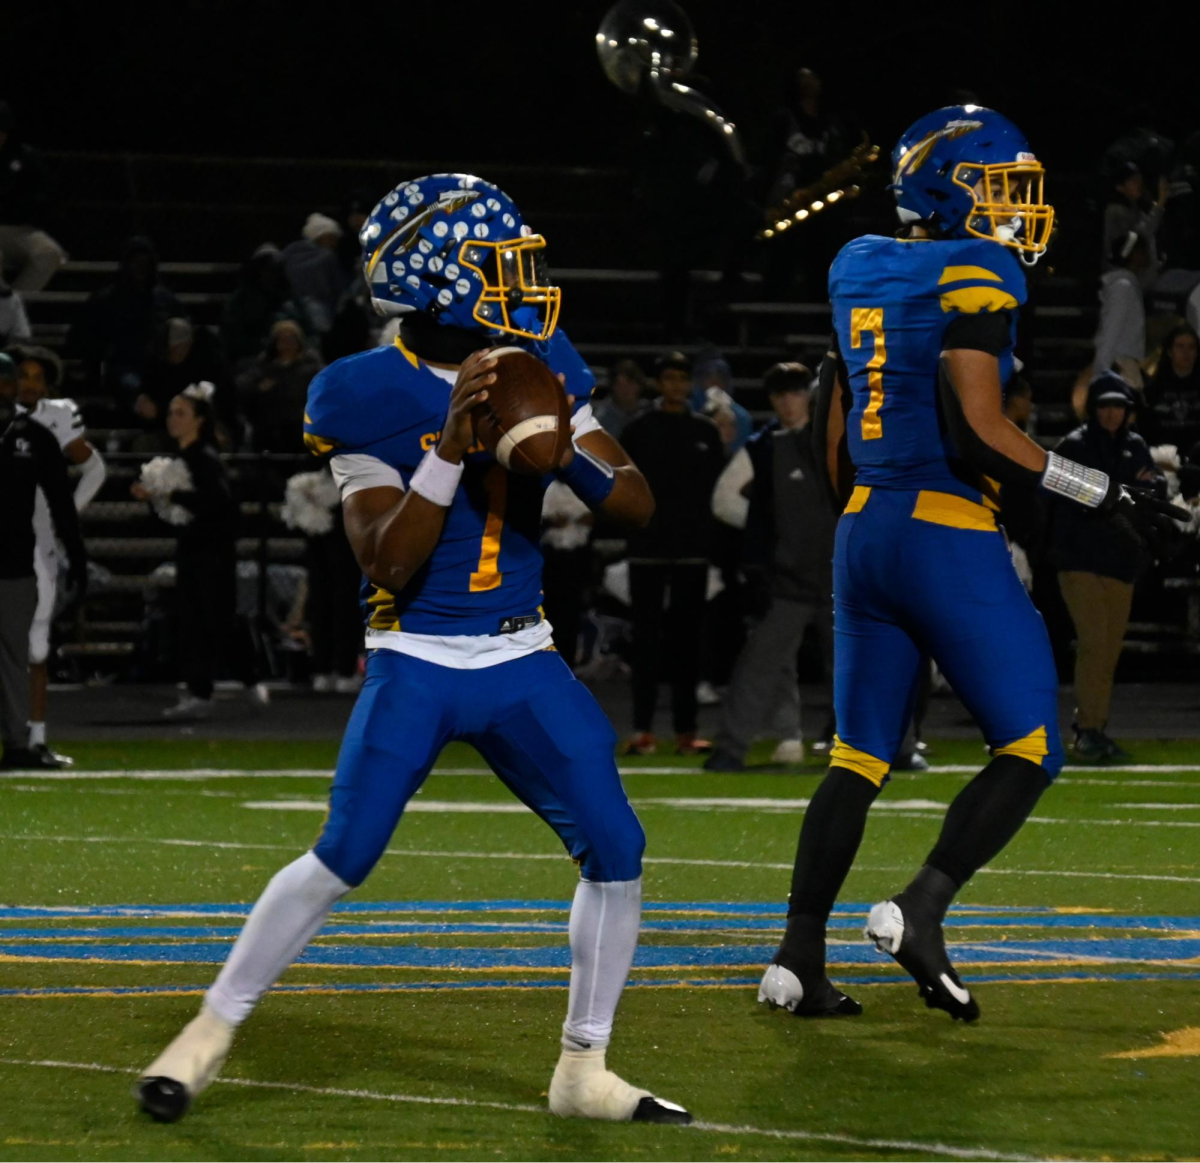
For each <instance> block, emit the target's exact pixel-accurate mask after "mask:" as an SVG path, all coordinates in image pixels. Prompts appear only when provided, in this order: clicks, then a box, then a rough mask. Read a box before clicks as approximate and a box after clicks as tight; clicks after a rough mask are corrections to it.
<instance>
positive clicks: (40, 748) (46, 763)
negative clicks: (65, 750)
mask: <svg viewBox="0 0 1200 1163" xmlns="http://www.w3.org/2000/svg"><path fill="white" fill-rule="evenodd" d="M29 750H30V751H32V752H33V754H34V755H36V756H37V757H38V758H39V759H40V760H41V762H42V766H43V767H49V768H53V767H54V766H55V765H56V764H57V765H58V766H59V767H74V766H75V760H74V759H72V758H71V757H70V756H69V755H63V754H62V753H61V752H58V751H55V750H53V749H52V748H51V747H50V746H49V745H47V744H45V743H35V744H34V745H33V746H32V747H31V748H30V749H29Z"/></svg>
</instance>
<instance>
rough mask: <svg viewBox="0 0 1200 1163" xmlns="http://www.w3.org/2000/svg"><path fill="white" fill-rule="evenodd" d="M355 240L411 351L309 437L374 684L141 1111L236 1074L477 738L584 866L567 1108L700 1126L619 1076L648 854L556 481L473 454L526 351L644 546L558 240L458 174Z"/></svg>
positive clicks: (558, 1087)
mask: <svg viewBox="0 0 1200 1163" xmlns="http://www.w3.org/2000/svg"><path fill="white" fill-rule="evenodd" d="M359 237H360V241H361V242H362V244H363V262H364V266H363V270H364V275H365V278H366V281H367V284H368V285H369V287H370V289H371V295H372V300H373V302H374V304H375V306H376V308H377V309H378V310H379V311H380V313H382V314H384V315H389V316H398V317H399V338H398V339H397V340H396V343H395V345H393V346H388V347H383V348H376V349H375V350H373V351H368V352H365V353H363V354H360V355H354V356H350V357H348V358H346V359H343V360H339V361H337V362H336V363H333V364H331V365H330V366H329V367H328V368H326V369H325V370H324V371H323V372H322V373H321V374H320V375H319V376H318V377H317V378H316V379H315V380H314V381H313V383H312V385H311V387H310V389H309V398H308V411H307V414H306V416H305V439H306V442H307V443H308V444H309V446H310V447H311V448H312V449H313V451H314V452H316V453H318V454H320V455H323V456H329V457H330V458H331V460H330V464H331V468H332V471H333V475H334V478H335V480H336V481H337V482H338V484H339V486H340V489H341V494H342V504H343V509H344V512H345V518H346V532H347V535H348V537H349V538H350V543H351V545H352V547H353V549H354V552H355V554H356V556H357V557H358V561H359V564H360V565H361V566H362V570H363V574H364V575H365V577H364V583H363V602H362V604H363V613H364V617H365V620H366V643H367V647H368V651H369V661H368V663H367V681H366V683H365V684H364V686H363V689H362V693H361V695H360V696H359V699H358V702H357V704H356V705H355V708H354V712H353V714H352V716H351V719H350V723H349V726H348V727H347V729H346V734H345V737H344V739H343V741H342V748H341V753H340V755H339V757H338V766H337V774H336V776H335V778H334V781H333V787H332V790H331V793H330V803H329V816H328V819H327V820H326V823H325V826H324V828H323V830H322V832H321V835H320V838H319V839H318V841H317V843H316V844H315V845H314V847H313V849H312V851H310V852H308V853H306V854H305V855H303V856H301V857H300V858H299V859H298V860H296V861H294V862H293V863H291V864H289V865H288V866H287V867H286V868H284V869H282V870H281V871H280V872H279V873H277V874H276V876H275V877H274V879H273V880H272V881H271V882H270V884H268V885H267V888H266V890H265V892H264V893H263V895H262V896H261V897H260V898H259V900H258V903H257V904H256V905H255V906H254V909H253V911H252V912H251V914H250V917H249V919H248V920H247V922H246V926H245V928H244V929H243V930H242V933H241V936H240V937H239V938H238V940H237V943H236V945H235V946H234V948H233V951H232V953H231V954H230V956H229V959H228V961H227V962H226V963H225V966H224V967H223V968H222V970H221V972H220V974H219V975H218V977H217V980H216V982H215V983H214V985H213V986H212V988H211V989H210V990H209V991H208V993H207V995H206V997H205V1001H204V1005H203V1006H202V1008H201V1011H200V1014H199V1016H197V1017H196V1018H195V1019H193V1021H192V1022H191V1023H190V1024H189V1025H188V1026H187V1027H186V1028H185V1029H184V1030H183V1032H182V1033H181V1034H180V1035H179V1036H178V1037H177V1038H176V1039H175V1040H174V1041H173V1042H172V1043H171V1044H170V1045H169V1046H168V1047H167V1049H166V1050H165V1051H164V1052H163V1053H162V1054H161V1055H160V1056H159V1058H158V1059H157V1060H156V1061H155V1062H154V1063H152V1064H151V1065H150V1066H149V1067H148V1068H147V1070H146V1071H145V1073H144V1075H143V1077H142V1079H141V1081H140V1083H139V1088H138V1089H139V1097H140V1099H141V1102H142V1105H143V1108H144V1109H145V1110H147V1111H148V1112H149V1113H150V1114H152V1115H154V1116H155V1117H157V1118H159V1119H164V1120H174V1119H176V1118H179V1117H180V1116H181V1115H182V1114H183V1113H184V1111H185V1110H186V1109H187V1106H188V1104H189V1103H190V1101H191V1100H192V1099H193V1098H194V1097H195V1096H196V1095H197V1094H198V1093H199V1092H200V1091H201V1090H203V1089H204V1087H205V1086H207V1085H208V1084H209V1083H210V1082H211V1081H212V1080H213V1078H215V1077H216V1074H217V1071H218V1070H219V1069H220V1066H221V1063H222V1061H223V1059H224V1057H225V1054H226V1052H227V1051H228V1049H229V1046H230V1043H231V1041H232V1038H233V1033H234V1030H235V1029H236V1028H237V1027H238V1026H239V1025H240V1024H241V1023H242V1022H243V1021H244V1020H245V1019H246V1018H247V1017H248V1016H249V1014H250V1012H251V1010H252V1009H253V1008H254V1006H255V1004H256V1003H257V1002H258V1000H259V999H260V998H261V997H262V995H263V994H264V993H265V992H266V991H267V990H268V989H269V988H270V987H271V985H272V984H274V982H275V981H276V980H277V978H278V977H279V976H280V974H281V973H283V971H284V970H285V969H286V968H287V967H288V966H289V965H290V964H291V963H292V961H293V960H294V959H295V958H296V957H297V956H298V955H299V954H300V953H301V951H302V950H303V949H304V947H305V946H306V945H307V944H308V942H309V941H310V940H311V939H312V938H313V936H314V935H315V934H316V933H317V931H318V930H319V929H320V927H321V925H322V924H323V923H324V921H325V918H326V916H327V915H328V913H329V910H330V908H331V907H332V906H333V904H334V903H335V902H336V901H337V900H339V899H340V898H341V897H342V896H344V895H345V894H346V893H348V892H350V890H351V889H353V888H355V887H357V886H358V885H359V884H361V883H362V882H363V880H365V879H366V877H367V875H368V873H369V872H370V871H371V869H372V868H373V867H374V865H375V863H376V862H377V861H378V860H379V858H380V857H381V856H382V855H383V853H384V850H385V848H386V847H387V845H388V842H389V840H390V838H391V836H392V832H393V831H394V830H395V828H396V825H397V824H398V822H399V820H400V817H401V814H402V813H403V811H404V808H405V806H406V805H407V803H408V801H409V800H410V799H411V797H412V796H413V795H414V794H415V793H416V792H417V790H418V789H419V788H420V786H421V784H422V782H423V781H424V779H425V777H426V776H427V775H428V774H429V771H430V769H431V768H432V767H433V764H434V763H435V761H436V760H437V757H438V755H439V753H440V752H441V750H442V748H443V747H444V746H445V745H446V744H447V743H448V742H450V741H452V740H465V741H467V742H469V743H472V744H474V745H475V747H476V748H478V750H479V752H480V753H481V754H482V755H483V757H484V759H485V760H486V761H487V762H488V763H489V765H490V766H491V768H492V770H493V771H494V772H495V773H496V775H497V776H499V778H500V779H501V780H502V781H503V782H504V783H505V784H506V785H507V786H508V787H509V788H510V790H511V791H512V792H513V794H514V795H516V796H517V797H518V798H519V799H521V800H522V801H523V802H524V803H525V804H526V805H528V806H529V807H530V808H531V809H532V810H533V811H534V812H536V813H537V814H538V815H539V816H541V817H542V819H543V820H545V821H546V823H548V824H549V825H550V826H551V827H552V828H553V829H554V830H555V831H556V832H557V833H558V835H559V837H560V838H561V840H562V842H563V844H564V846H565V847H566V849H567V852H568V853H569V854H570V856H571V857H572V858H573V859H574V860H575V861H576V862H577V864H578V865H579V869H580V881H579V884H578V887H577V888H576V891H575V899H574V902H573V906H572V909H571V920H570V943H571V982H570V994H569V999H568V1004H567V1018H566V1022H565V1023H564V1025H563V1035H562V1051H561V1054H560V1057H559V1061H558V1066H557V1068H556V1069H555V1071H554V1075H553V1077H552V1079H551V1081H550V1088H549V1106H550V1110H551V1111H553V1112H554V1113H555V1114H557V1115H565V1116H576V1117H582V1118H595V1119H609V1120H617V1121H643V1122H656V1123H684V1122H689V1121H690V1115H689V1114H688V1113H687V1112H686V1111H685V1110H683V1108H681V1107H678V1106H676V1105H674V1104H673V1103H669V1102H666V1101H664V1100H662V1099H657V1098H655V1097H654V1096H652V1095H651V1094H650V1093H649V1092H648V1091H645V1090H641V1089H638V1088H637V1087H634V1086H630V1085H629V1084H628V1083H626V1082H625V1081H624V1080H623V1079H621V1078H620V1077H618V1076H617V1075H616V1074H614V1073H613V1072H611V1071H610V1070H608V1069H607V1066H606V1063H605V1048H606V1047H607V1045H608V1041H609V1037H610V1034H611V1032H612V1026H613V1017H614V1013H615V1010H616V1007H617V1001H618V999H619V997H620V995H621V990H622V989H623V987H624V984H625V979H626V977H627V976H628V974H629V968H630V965H631V964H632V961H633V954H634V948H635V946H636V944H637V935H638V923H639V918H640V912H641V860H642V850H643V848H644V845H645V837H644V834H643V832H642V828H641V825H640V824H639V822H638V819H637V817H636V815H635V814H634V812H633V809H632V807H631V806H630V804H629V801H628V800H627V799H626V796H625V793H624V790H623V789H622V787H621V781H620V777H619V776H618V774H617V769H616V764H615V761H614V758H613V755H614V745H615V743H616V736H615V734H614V732H613V729H612V727H611V725H610V724H609V722H608V720H607V719H606V718H605V716H604V713H603V712H602V711H601V710H600V708H599V706H598V705H597V704H596V702H595V701H594V700H593V699H592V697H591V695H590V694H589V693H588V691H587V689H586V688H585V687H584V686H583V685H582V684H581V683H579V682H577V681H576V680H575V678H574V676H573V675H572V674H571V671H570V669H569V667H568V666H567V664H566V663H565V662H564V661H563V659H562V658H560V657H559V656H558V654H557V653H555V652H554V649H553V646H552V644H551V628H550V626H549V625H548V624H547V622H546V621H545V619H544V617H543V616H542V611H541V604H540V603H541V575H542V559H541V552H540V549H539V540H540V533H541V510H542V496H543V493H544V491H545V488H546V486H547V484H548V482H549V478H547V479H545V480H543V479H540V478H537V477H528V476H518V475H516V474H514V473H509V472H507V471H506V469H505V468H503V467H502V466H501V465H500V464H498V463H497V461H496V460H495V458H494V457H493V456H492V454H491V453H489V452H486V451H483V450H482V449H481V448H479V447H473V435H472V423H471V409H472V408H473V407H474V406H475V405H476V404H479V403H482V402H483V401H484V400H485V399H486V398H487V392H488V386H489V384H491V383H493V382H494V379H495V374H494V368H495V367H496V361H495V360H494V359H492V358H489V355H488V350H489V349H491V348H494V347H496V346H498V345H501V344H503V345H507V346H512V345H513V344H516V345H519V346H521V347H523V348H525V349H526V350H527V351H529V352H531V353H532V354H534V355H535V356H537V357H538V358H540V359H541V360H543V361H544V362H545V363H546V364H547V365H548V366H549V367H550V368H551V369H552V370H553V371H555V372H556V373H558V374H559V375H560V376H561V377H562V379H563V381H564V386H565V389H566V391H567V393H568V395H569V396H572V397H574V398H575V400H576V405H575V410H574V415H573V418H572V429H573V444H572V445H571V446H570V447H568V449H567V452H566V454H565V458H564V460H563V462H562V463H561V464H560V466H559V468H558V470H557V473H556V475H557V476H558V478H559V479H560V480H562V481H564V482H565V483H566V484H568V485H569V486H570V487H571V488H572V489H573V490H574V491H575V493H576V494H577V495H578V496H579V497H580V499H581V500H583V501H584V502H585V503H586V504H588V505H589V506H590V507H591V508H593V509H595V510H598V511H602V512H603V513H604V514H605V516H606V517H607V518H609V519H610V520H614V521H616V522H618V523H622V522H623V523H627V524H631V525H644V524H645V523H646V522H647V521H649V519H650V516H651V514H652V512H653V508H654V502H653V499H652V497H651V495H650V491H649V488H648V487H647V485H646V482H645V480H644V478H643V477H642V475H641V474H640V473H639V472H638V471H637V469H636V468H635V467H634V466H633V465H632V464H631V463H630V462H629V459H628V458H627V457H626V456H625V454H624V453H623V452H622V451H621V448H620V447H619V446H618V445H617V444H616V443H615V442H614V441H613V440H612V439H611V437H609V436H608V435H607V434H606V433H604V432H603V430H602V429H601V428H600V426H599V424H598V423H597V422H596V421H595V420H594V419H593V417H592V413H591V407H590V405H589V404H588V402H587V401H588V397H589V395H590V394H591V390H592V387H593V380H592V377H591V373H590V372H589V371H588V368H587V366H586V365H585V364H584V363H583V361H582V360H581V359H580V357H579V355H578V354H577V353H576V352H575V350H574V348H572V346H571V344H570V342H569V341H568V340H567V338H566V336H565V334H564V333H563V332H562V331H561V330H559V329H557V320H558V309H559V299H560V295H559V291H558V289H557V288H556V287H553V286H551V285H549V284H548V281H547V279H546V277H545V275H544V273H543V271H542V267H541V259H542V254H543V250H544V247H545V241H544V240H543V239H542V238H541V237H540V236H538V235H534V234H532V233H531V231H530V230H529V228H528V227H527V226H525V225H524V224H523V223H522V220H521V216H520V212H519V211H518V210H517V207H516V206H515V205H514V204H513V203H512V202H511V201H510V200H509V199H508V198H507V197H506V196H505V194H504V193H503V192H502V191H500V190H498V189H497V188H496V187H495V186H492V185H490V184H489V183H487V182H484V181H482V180H480V179H479V178H474V177H470V176H467V175H461V174H440V175H435V176H434V177H431V178H420V179H417V180H416V181H413V182H407V183H404V184H402V185H400V186H398V187H396V189H395V190H393V191H392V192H391V193H389V194H388V195H387V196H386V197H385V198H384V199H383V200H382V201H381V202H380V203H379V205H377V206H376V207H375V209H374V210H373V211H372V213H371V216H370V218H369V219H368V221H367V222H366V224H365V225H364V227H363V229H362V232H361V234H360V236H359Z"/></svg>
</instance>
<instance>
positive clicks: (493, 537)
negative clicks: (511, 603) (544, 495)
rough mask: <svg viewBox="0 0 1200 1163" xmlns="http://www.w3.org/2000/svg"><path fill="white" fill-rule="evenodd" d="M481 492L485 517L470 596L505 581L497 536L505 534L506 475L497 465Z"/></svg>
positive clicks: (490, 471) (486, 476)
mask: <svg viewBox="0 0 1200 1163" xmlns="http://www.w3.org/2000/svg"><path fill="white" fill-rule="evenodd" d="M483 489H484V492H485V493H486V494H487V504H488V514H487V521H486V522H484V526H483V544H482V545H481V546H480V549H479V565H478V566H477V567H476V569H475V572H474V573H473V574H471V591H470V592H471V593H473V594H478V593H483V592H484V591H486V590H494V589H495V588H496V587H497V586H498V585H499V584H500V582H501V581H502V580H503V578H504V575H503V574H502V573H501V572H500V534H501V533H503V532H504V508H505V505H506V504H507V502H508V473H507V472H506V471H505V470H504V469H503V468H502V467H501V466H500V465H498V464H494V465H492V467H491V468H489V469H488V470H487V473H486V474H485V475H484V478H483Z"/></svg>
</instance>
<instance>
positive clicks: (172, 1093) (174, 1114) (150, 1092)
mask: <svg viewBox="0 0 1200 1163" xmlns="http://www.w3.org/2000/svg"><path fill="white" fill-rule="evenodd" d="M137 1097H138V1100H139V1101H140V1102H141V1104H142V1110H144V1111H145V1112H146V1114H148V1115H149V1116H150V1117H151V1118H152V1119H153V1120H154V1121H155V1122H156V1123H177V1122H178V1121H179V1120H180V1119H181V1118H183V1116H184V1115H185V1114H187V1109H188V1107H189V1106H191V1104H192V1096H191V1095H190V1094H188V1089H187V1087H186V1086H184V1085H183V1083H182V1082H177V1081H176V1080H175V1079H174V1078H162V1077H156V1078H143V1079H142V1080H141V1082H139V1083H138V1085H137Z"/></svg>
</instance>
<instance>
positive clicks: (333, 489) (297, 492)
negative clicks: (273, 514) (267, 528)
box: [280, 471, 340, 537]
mask: <svg viewBox="0 0 1200 1163" xmlns="http://www.w3.org/2000/svg"><path fill="white" fill-rule="evenodd" d="M339 500H340V497H339V495H338V488H337V485H335V484H334V483H333V476H332V475H331V474H330V473H329V472H326V471H322V472H302V473H297V474H296V475H295V476H294V477H292V478H291V479H290V480H289V481H288V483H287V491H286V493H285V494H284V502H283V509H282V510H281V512H280V516H281V517H282V518H283V523H284V524H285V525H286V526H287V527H288V528H289V529H299V530H300V531H301V532H302V533H307V534H308V535H309V536H310V537H321V536H323V535H324V534H326V533H329V532H330V531H331V530H332V529H333V509H334V508H335V506H336V505H337V504H338V502H339Z"/></svg>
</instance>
